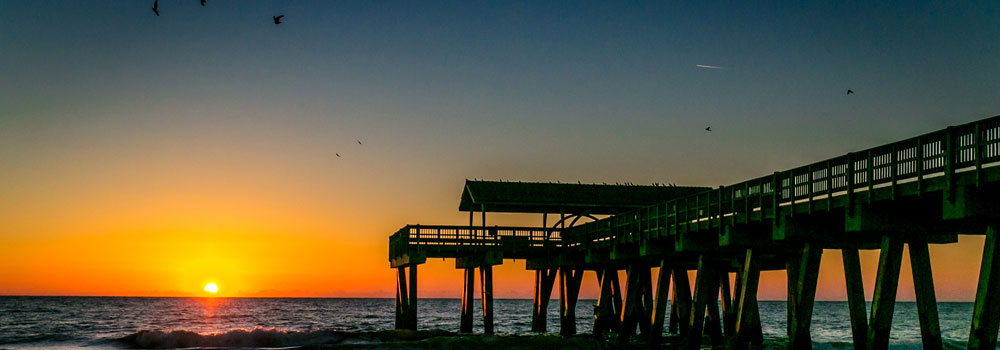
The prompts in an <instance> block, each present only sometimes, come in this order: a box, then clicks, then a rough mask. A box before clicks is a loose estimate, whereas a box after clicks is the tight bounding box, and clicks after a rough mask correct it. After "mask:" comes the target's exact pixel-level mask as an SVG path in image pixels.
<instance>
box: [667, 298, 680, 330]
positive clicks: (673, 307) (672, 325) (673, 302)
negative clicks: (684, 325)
mask: <svg viewBox="0 0 1000 350" xmlns="http://www.w3.org/2000/svg"><path fill="white" fill-rule="evenodd" d="M675 295H676V294H675ZM668 317H670V320H669V321H668V322H667V332H670V333H674V334H677V324H678V323H679V322H677V297H676V296H674V297H673V298H670V315H668Z"/></svg>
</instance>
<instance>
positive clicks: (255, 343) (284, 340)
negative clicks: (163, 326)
mask: <svg viewBox="0 0 1000 350" xmlns="http://www.w3.org/2000/svg"><path fill="white" fill-rule="evenodd" d="M348 339H350V340H351V341H350V343H366V342H378V340H377V339H374V338H372V337H370V336H367V335H366V334H364V333H345V332H337V331H330V330H328V331H286V330H280V329H274V328H270V329H265V328H255V329H252V330H246V329H234V330H230V331H227V332H222V333H211V334H199V333H196V332H192V331H186V330H174V331H169V332H164V331H152V330H140V331H138V332H135V333H133V334H130V335H127V336H124V337H121V338H118V339H115V340H114V342H115V343H117V344H118V345H120V346H122V347H124V348H128V349H176V348H206V347H208V348H281V347H298V346H309V345H321V344H338V343H343V342H345V341H347V340H348Z"/></svg>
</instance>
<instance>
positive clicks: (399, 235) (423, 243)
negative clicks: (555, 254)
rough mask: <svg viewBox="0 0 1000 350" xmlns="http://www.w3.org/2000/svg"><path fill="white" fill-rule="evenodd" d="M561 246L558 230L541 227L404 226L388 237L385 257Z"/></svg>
mask: <svg viewBox="0 0 1000 350" xmlns="http://www.w3.org/2000/svg"><path fill="white" fill-rule="evenodd" d="M561 245H562V236H561V230H560V229H555V228H544V227H512V226H446V225H406V226H404V227H403V228H401V229H399V231H396V233H394V234H392V235H391V236H389V256H390V257H397V256H400V255H402V254H404V253H406V252H409V251H411V250H412V249H414V248H416V249H433V248H453V249H462V248H468V249H469V250H474V249H476V248H490V247H504V246H508V247H521V248H550V247H560V246H561Z"/></svg>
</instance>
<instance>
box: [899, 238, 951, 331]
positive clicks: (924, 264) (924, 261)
mask: <svg viewBox="0 0 1000 350" xmlns="http://www.w3.org/2000/svg"><path fill="white" fill-rule="evenodd" d="M907 246H908V247H909V248H910V267H911V269H912V270H913V290H914V292H915V294H916V295H915V296H916V298H917V316H918V318H919V319H920V340H921V341H922V342H923V348H924V349H926V350H940V349H942V348H943V347H944V345H943V344H942V342H941V326H940V324H939V323H938V311H937V297H936V296H935V295H934V277H933V275H932V273H931V258H930V253H929V252H928V251H927V242H926V241H924V240H921V239H911V240H910V242H909V243H908V244H907Z"/></svg>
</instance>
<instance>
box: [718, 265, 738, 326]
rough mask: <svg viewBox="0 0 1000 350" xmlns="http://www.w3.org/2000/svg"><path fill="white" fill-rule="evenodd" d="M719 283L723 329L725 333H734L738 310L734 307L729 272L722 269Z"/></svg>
mask: <svg viewBox="0 0 1000 350" xmlns="http://www.w3.org/2000/svg"><path fill="white" fill-rule="evenodd" d="M719 285H720V288H719V289H721V290H722V299H721V301H722V302H721V303H720V305H721V306H722V330H723V332H724V333H725V335H726V336H727V337H728V336H732V335H733V327H734V326H735V325H736V312H735V311H736V310H734V309H733V291H732V289H731V288H730V285H729V272H726V271H722V272H721V273H720V275H719Z"/></svg>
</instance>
